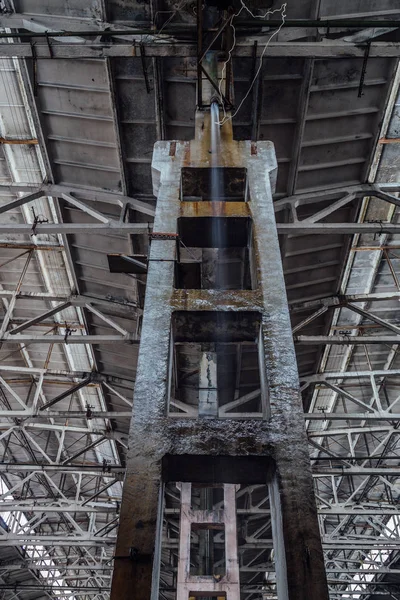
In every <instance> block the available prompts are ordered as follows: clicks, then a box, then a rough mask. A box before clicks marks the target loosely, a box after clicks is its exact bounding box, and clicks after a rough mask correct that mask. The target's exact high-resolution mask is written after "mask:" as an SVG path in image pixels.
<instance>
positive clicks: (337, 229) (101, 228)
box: [0, 220, 400, 235]
mask: <svg viewBox="0 0 400 600" xmlns="http://www.w3.org/2000/svg"><path fill="white" fill-rule="evenodd" d="M276 226H277V229H278V233H280V234H292V235H309V234H310V235H311V234H316V235H328V234H335V235H352V234H354V233H360V234H362V233H379V234H381V233H390V234H396V233H400V223H321V222H316V223H312V222H301V221H299V222H297V223H277V225H276ZM152 227H153V224H152V223H123V222H120V221H113V220H110V221H109V222H108V223H41V224H39V225H37V226H36V228H35V235H40V234H43V235H48V234H56V233H60V234H88V235H91V234H107V233H121V234H129V235H141V234H149V233H151V231H152ZM32 233H33V230H32V225H30V224H26V223H12V222H10V223H1V224H0V235H2V234H21V235H32Z"/></svg>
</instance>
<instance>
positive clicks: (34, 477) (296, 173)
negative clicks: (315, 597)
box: [0, 0, 400, 600]
mask: <svg viewBox="0 0 400 600" xmlns="http://www.w3.org/2000/svg"><path fill="white" fill-rule="evenodd" d="M58 4H59V5H58V8H57V10H56V11H55V13H54V14H52V12H51V10H52V9H51V8H50V3H48V2H45V1H44V0H40V2H36V5H35V3H32V2H31V3H29V2H22V1H21V2H20V1H18V2H17V1H15V2H11V1H9V0H3V1H2V2H0V7H1V9H2V14H1V16H0V26H1V27H2V31H3V32H5V33H7V34H10V33H12V37H11V38H4V39H2V40H1V41H2V42H4V43H2V44H0V57H1V61H0V62H1V64H0V137H1V140H0V142H1V144H0V186H1V187H0V284H1V285H0V300H1V303H2V312H1V325H0V452H1V463H0V498H1V502H2V503H1V512H0V517H1V520H0V592H1V594H2V598H4V600H13V599H14V598H21V600H24V599H27V600H30V599H32V600H34V599H35V598H43V597H48V598H55V597H57V598H67V597H69V598H71V597H74V598H80V599H82V600H85V599H89V598H90V599H91V600H95V599H96V598H98V599H99V600H107V598H108V597H109V591H110V585H111V575H112V569H113V561H114V558H115V552H114V545H115V539H116V530H117V527H118V517H119V509H120V501H121V492H122V480H123V477H124V469H125V454H126V449H127V446H128V444H129V441H128V429H129V420H130V414H131V407H132V390H133V384H134V379H135V368H136V359H137V351H138V344H139V341H140V333H141V315H142V309H143V297H144V289H145V276H137V277H135V276H130V275H124V274H110V273H109V270H108V264H107V261H106V255H107V254H108V253H113V252H115V253H117V254H121V255H131V254H135V253H136V254H137V253H140V254H143V255H145V254H146V253H147V247H148V239H149V234H150V233H151V231H152V220H153V216H154V212H155V211H154V198H153V196H152V190H151V185H150V184H149V180H150V175H149V173H150V162H151V151H152V146H153V144H154V141H155V140H156V139H190V138H191V137H192V133H193V123H192V121H191V118H192V117H191V115H192V114H193V113H194V108H195V103H196V100H195V97H196V96H195V89H196V77H197V71H196V57H197V42H196V38H195V27H196V22H195V19H194V20H193V19H192V20H190V18H189V17H188V21H187V30H188V31H189V32H190V31H191V32H192V34H191V35H192V37H193V39H192V40H191V41H188V40H186V41H185V42H182V41H180V42H179V41H176V42H174V41H173V40H172V41H171V39H170V38H168V39H167V38H166V39H164V38H163V37H157V36H152V37H150V35H149V33H148V32H147V33H146V32H145V33H144V34H143V33H140V31H141V29H140V28H141V27H142V26H143V30H144V29H146V27H148V24H149V23H152V18H151V16H150V15H148V14H146V11H147V5H146V6H145V8H143V13H141V12H140V10H142V9H141V8H140V5H139V4H135V3H128V2H121V5H123V6H124V8H125V9H126V10H127V11H128V9H129V11H131V12H129V11H128V12H127V13H126V14H128V17H125V16H121V14H122V13H121V12H118V10H117V8H116V5H117V4H118V3H116V2H106V1H101V0H98V1H97V2H93V3H92V4H93V6H92V8H86V7H78V8H68V7H64V6H61V5H63V3H62V2H60V3H58ZM132 4H134V6H133V7H132ZM353 4H354V5H355V4H356V3H353V2H351V1H350V0H349V1H347V2H346V3H344V2H335V3H334V2H311V0H310V1H309V0H307V1H306V0H305V1H304V2H298V3H297V5H298V6H297V7H289V8H290V10H292V13H289V17H290V18H292V19H308V20H310V19H318V18H324V19H329V18H335V17H337V18H342V19H345V20H347V24H346V23H339V24H338V23H336V27H335V26H334V25H333V26H331V28H332V27H334V29H333V30H332V31H333V35H329V32H328V31H327V27H328V26H329V23H325V24H324V25H320V26H319V27H317V26H316V25H315V23H314V24H313V25H311V24H310V23H311V21H309V22H308V23H298V24H297V25H296V24H295V25H296V27H291V28H287V29H284V30H283V31H282V34H281V35H280V36H279V38H278V39H275V40H274V41H273V42H271V44H270V46H269V51H268V60H266V61H264V65H263V69H262V74H261V78H260V84H259V85H258V84H257V85H256V86H254V89H253V90H252V93H251V94H250V97H249V102H248V105H247V106H245V107H244V112H243V113H242V116H240V118H239V117H238V122H237V123H235V124H234V127H235V128H236V131H237V132H238V133H237V135H238V136H243V137H245V138H250V137H252V138H253V139H257V137H260V136H263V137H265V139H273V141H274V142H275V143H276V146H277V154H278V163H279V172H280V173H281V179H282V181H278V193H277V197H276V203H275V207H276V218H277V224H278V231H279V233H280V234H281V241H282V243H281V251H282V258H283V263H284V268H285V276H286V284H287V290H288V296H289V305H290V308H291V312H292V322H293V334H294V336H295V341H296V343H297V349H298V365H299V372H300V380H301V384H302V392H303V398H304V409H305V420H306V425H307V429H308V435H309V443H310V457H311V460H312V466H313V475H314V480H315V490H316V496H317V503H318V512H319V520H320V528H321V534H322V539H323V546H324V552H325V557H326V567H327V574H328V584H329V586H330V596H331V600H341V599H342V598H361V599H362V600H367V599H368V600H377V599H378V598H381V597H386V598H388V599H392V598H397V597H398V596H399V594H400V589H399V583H398V581H399V578H400V517H399V498H400V442H399V432H400V429H399V419H400V406H399V402H400V400H399V399H400V394H399V391H398V389H399V383H400V362H399V356H398V349H399V342H400V322H399V318H398V302H399V298H400V283H399V282H400V262H399V261H400V254H399V253H400V241H399V233H400V224H399V218H398V217H399V205H400V200H399V198H398V197H397V196H398V192H399V191H400V178H399V175H398V169H397V163H398V150H397V148H398V145H397V144H398V134H397V133H396V132H397V127H398V122H397V117H396V106H397V105H398V72H397V71H396V63H397V58H398V55H399V54H398V53H399V41H398V36H397V29H396V28H397V27H398V26H399V23H398V21H396V19H399V17H400V14H399V8H398V6H397V4H398V3H396V2H395V1H393V2H390V1H389V0H388V1H386V2H385V3H384V5H385V6H384V7H382V8H379V9H376V7H375V8H374V7H372V5H373V4H374V3H372V2H371V3H366V4H367V5H368V6H366V8H365V12H364V13H361V14H360V13H357V12H356V11H357V9H356V8H354V9H353V7H352V5H353ZM375 4H376V3H375ZM128 5H129V6H128ZM154 6H155V4H152V7H153V8H154ZM166 8H167V9H168V8H171V7H169V5H167V6H166ZM296 11H297V12H296ZM153 12H155V11H153ZM56 13H57V14H56ZM138 15H139V18H140V23H139V25H135V27H136V29H135V31H134V32H133V33H132V31H131V30H132V20H133V18H135V19H136V17H138ZM368 17H370V19H387V20H389V21H390V23H387V24H386V27H382V28H380V27H377V25H376V24H375V26H373V25H372V24H371V25H368V26H367V25H365V26H364V27H363V26H362V23H360V22H359V20H360V19H364V20H365V19H366V18H368ZM357 19H358V27H354V20H357ZM136 20H137V19H136ZM351 21H353V25H352V24H351ZM172 25H174V20H173V21H172V24H171V26H172ZM107 28H109V29H108V33H107ZM239 29H240V28H238V30H239ZM17 30H19V31H17ZM89 30H90V32H91V33H90V36H88V35H85V32H86V33H87V32H88V31H89ZM110 31H113V33H112V34H111V33H110ZM46 32H47V33H46ZM56 32H62V33H63V37H57V36H56V35H55V33H56ZM17 33H19V35H17ZM164 33H165V34H168V35H169V36H171V35H177V34H176V32H175V30H174V32H173V33H172V34H171V33H168V26H166V28H165V31H164ZM28 34H29V35H28ZM267 34H268V32H265V31H262V30H260V31H259V32H258V34H257V35H256V36H254V35H250V36H246V37H244V36H242V37H240V39H239V42H238V44H237V46H236V47H235V49H234V52H233V57H234V58H233V72H234V74H235V71H236V72H237V76H236V79H235V82H234V91H235V94H237V95H238V96H239V97H240V96H241V95H242V96H243V95H244V91H245V90H247V88H248V85H249V81H250V80H251V78H252V75H253V73H254V69H255V66H254V65H255V59H256V58H257V56H260V55H261V52H262V49H263V43H264V42H265V40H266V38H267V37H268V35H269V34H268V35H267ZM32 36H41V37H32ZM104 36H105V37H104ZM357 36H358V37H357ZM189 37H190V36H189ZM93 38H94V39H93ZM305 39H307V41H305ZM255 40H256V42H257V43H256V44H255V43H254V42H255ZM29 41H30V42H31V43H29ZM369 42H370V43H369ZM367 48H368V54H367V50H366V49H367ZM288 58H289V59H292V60H289V61H288ZM70 59H73V60H70ZM274 61H275V62H274ZM289 62H290V63H291V65H289ZM365 63H366V67H367V69H366V72H365V70H364V65H365ZM246 71H248V73H249V74H250V75H248V74H247V72H246ZM363 72H364V76H363V78H362V80H360V75H361V73H363ZM359 87H361V88H363V90H361V91H363V92H364V96H363V97H362V98H360V100H359V103H358V104H355V102H356V100H357V90H358V89H359ZM149 89H150V91H149ZM182 98H184V99H185V101H184V102H182V101H181V100H180V99H182ZM277 98H278V99H279V101H277V100H276V99H277ZM278 104H279V107H278ZM267 106H268V111H269V112H268V111H267V108H266V107H267ZM293 107H294V108H293ZM280 111H281V112H280ZM346 115H347V116H346ZM349 116H350V117H351V122H350V121H349V120H346V119H348V117H349ZM318 127H319V130H318ZM322 129H324V131H322ZM49 182H50V183H49ZM282 182H283V183H282ZM245 358H246V357H245V356H244V353H242V350H240V349H239V351H238V356H237V364H238V365H240V367H239V368H238V378H237V381H236V387H235V394H236V395H235V400H234V402H235V406H234V408H235V410H238V412H239V413H240V412H244V411H246V408H247V404H246V403H247V402H248V401H249V398H248V394H246V384H245V383H244V382H245V381H246V378H245V376H246V368H247V369H249V365H248V364H247V363H246V361H245V360H244V359H245ZM241 375H242V378H241ZM178 408H179V409H180V410H183V411H184V412H187V413H189V412H190V411H191V410H193V408H192V407H191V406H190V404H187V405H186V406H185V405H184V406H182V405H179V406H178ZM240 494H241V495H240ZM238 495H239V501H238V502H239V503H238V507H239V509H238V514H239V519H240V520H241V523H242V524H243V527H244V524H246V526H249V523H251V524H252V526H251V527H250V528H249V529H248V530H247V533H246V535H245V536H244V538H243V540H241V545H242V548H241V563H240V570H241V571H240V572H241V578H242V579H241V581H243V585H242V594H243V598H245V599H246V600H247V599H248V600H253V598H259V597H260V595H261V594H262V593H264V594H265V592H266V590H265V579H266V580H267V582H268V578H269V579H270V580H271V581H272V582H273V573H274V564H273V554H271V550H272V537H271V535H270V520H269V515H270V509H269V500H268V496H267V495H266V494H264V495H260V490H257V489H255V488H254V489H253V488H252V489H243V490H240V491H239V492H238ZM240 498H246V503H245V502H244V501H243V505H242V504H240V502H241V500H240ZM178 512H179V503H178V500H177V495H176V490H167V500H166V508H165V520H166V526H165V527H166V529H165V532H166V539H165V540H164V545H163V573H162V577H163V578H164V579H163V581H164V584H165V585H164V587H165V588H166V590H165V591H163V592H162V597H163V598H166V599H167V600H169V599H172V597H173V590H174V588H173V582H174V573H175V571H176V560H177V531H178V529H179V526H178ZM266 573H268V574H269V575H268V576H267V577H265V574H266ZM171 589H172V591H171ZM265 597H266V598H267V597H268V596H266V595H265Z"/></svg>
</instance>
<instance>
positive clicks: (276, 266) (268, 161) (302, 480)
mask: <svg viewBox="0 0 400 600" xmlns="http://www.w3.org/2000/svg"><path fill="white" fill-rule="evenodd" d="M244 145H245V146H247V148H246V152H245V157H246V166H247V175H248V185H249V195H250V202H249V205H250V210H251V214H252V218H253V227H254V237H255V246H256V259H257V265H258V279H259V282H260V288H261V293H262V297H263V304H264V310H263V315H262V341H263V345H264V359H265V368H266V377H267V381H268V394H269V416H270V418H269V422H270V425H271V427H272V430H273V431H274V451H273V456H274V458H275V461H276V467H277V474H276V481H275V482H274V483H273V485H272V486H271V496H272V497H271V499H272V503H273V507H274V508H273V510H274V515H275V521H276V520H279V521H280V522H281V523H282V531H280V530H278V528H277V527H275V541H274V543H275V546H276V548H275V550H276V555H277V562H276V567H277V580H278V581H277V583H278V597H279V600H286V599H287V598H289V600H322V599H324V600H326V599H327V598H328V590H327V584H326V577H325V568H324V561H323V554H322V546H321V540H320V533H319V526H318V520H317V511H316V505H315V499H314V490H313V482H312V475H311V466H310V460H309V453H308V442H307V435H306V431H305V427H304V418H303V408H302V402H301V395H300V390H299V381H298V371H297V362H296V355H295V350H294V343H293V336H292V330H291V324H290V316H289V310H288V304H287V297H286V289H285V281H284V276H283V268H282V261H281V254H280V248H279V241H278V234H277V229H276V222H275V214H274V207H273V201H272V192H271V179H270V176H269V173H270V172H273V170H274V169H273V166H274V162H275V157H274V149H273V144H272V143H271V142H258V143H257V144H256V145H254V144H251V143H250V142H245V143H244ZM283 553H284V555H283ZM285 571H286V573H285Z"/></svg>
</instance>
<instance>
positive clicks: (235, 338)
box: [169, 311, 268, 418]
mask: <svg viewBox="0 0 400 600" xmlns="http://www.w3.org/2000/svg"><path fill="white" fill-rule="evenodd" d="M260 327H261V318H260V313H258V312H255V311H246V312H244V311H243V312H239V311H238V312H228V311H227V312H217V311H198V312H194V311H193V312H191V311H177V312H175V313H174V314H173V318H172V334H171V335H172V341H171V368H170V397H169V414H170V415H171V416H175V417H189V418H197V417H204V418H207V417H208V418H212V417H214V418H217V417H219V418H248V417H252V418H254V417H258V418H267V417H268V404H267V397H268V395H267V385H266V377H265V366H264V354H263V345H262V343H261V333H260V331H261V330H260Z"/></svg>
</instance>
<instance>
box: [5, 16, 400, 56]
mask: <svg viewBox="0 0 400 600" xmlns="http://www.w3.org/2000/svg"><path fill="white" fill-rule="evenodd" d="M266 23H268V21H266ZM257 26H259V24H258V23H257ZM148 33H149V32H148ZM14 35H15V34H14ZM43 35H44V34H42V37H43ZM52 35H53V36H54V33H53V34H52ZM81 35H82V33H81ZM97 35H100V33H97ZM123 35H127V34H126V32H125V33H124V34H123ZM137 35H140V34H137ZM30 37H32V34H31V35H30ZM143 46H144V47H145V52H146V56H147V57H163V56H167V57H174V56H175V57H185V56H187V57H197V44H191V43H171V42H170V41H168V42H166V43H164V44H163V43H162V42H161V43H160V42H156V43H154V44H152V43H147V44H143ZM253 47H254V46H253V42H252V43H247V44H246V43H242V44H237V45H236V46H235V49H234V51H233V52H232V54H233V57H234V58H235V57H247V58H251V57H252V56H254V50H253ZM399 47H400V45H399V43H398V42H373V43H372V44H371V48H370V51H369V56H370V57H371V58H373V57H386V58H397V57H398V56H399ZM263 48H264V44H263V43H262V42H261V43H259V44H258V47H257V50H256V52H257V56H261V53H262V51H263ZM50 51H51V52H52V55H53V58H65V59H74V60H79V59H88V58H116V57H121V58H132V56H140V45H139V44H137V45H136V46H135V45H134V44H132V43H116V44H110V43H109V42H108V41H105V42H103V43H101V42H97V41H96V42H93V43H92V42H90V41H89V42H88V43H83V44H79V43H73V44H72V43H68V42H66V41H65V40H63V39H62V38H61V37H60V38H59V39H57V44H51V48H49V45H48V44H45V43H36V44H35V49H34V51H32V48H31V46H30V45H29V44H26V43H19V42H13V43H10V44H2V45H1V47H0V56H3V57H6V56H10V57H11V56H15V57H16V58H33V52H35V57H36V58H37V59H41V58H46V59H48V58H51V55H50ZM364 55H365V45H363V44H357V43H351V42H345V41H343V40H324V41H320V42H271V43H270V44H269V45H268V56H269V57H285V56H290V57H298V58H316V59H318V58H344V59H349V58H364Z"/></svg>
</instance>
